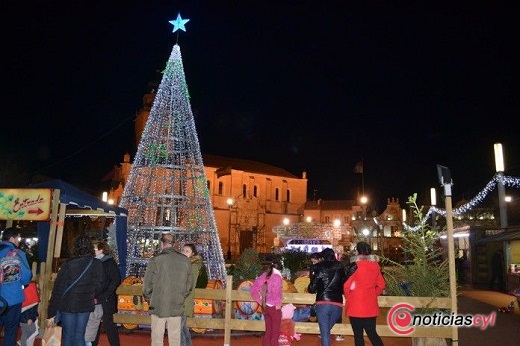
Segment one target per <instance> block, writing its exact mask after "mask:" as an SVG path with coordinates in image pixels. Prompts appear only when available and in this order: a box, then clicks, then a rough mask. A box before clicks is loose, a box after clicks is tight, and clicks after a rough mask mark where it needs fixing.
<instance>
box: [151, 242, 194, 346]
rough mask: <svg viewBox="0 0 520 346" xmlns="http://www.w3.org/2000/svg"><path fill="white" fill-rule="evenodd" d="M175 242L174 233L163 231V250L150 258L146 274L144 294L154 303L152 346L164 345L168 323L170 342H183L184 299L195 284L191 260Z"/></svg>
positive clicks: (171, 345)
mask: <svg viewBox="0 0 520 346" xmlns="http://www.w3.org/2000/svg"><path fill="white" fill-rule="evenodd" d="M173 245H174V241H173V235H172V234H170V233H165V234H163V235H162V237H161V244H160V246H161V253H159V254H158V255H156V256H155V257H153V258H151V259H150V261H148V265H147V266H146V272H145V274H144V285H143V295H144V297H145V299H146V300H147V301H148V303H149V305H150V314H151V318H152V325H151V327H152V346H163V340H164V331H165V327H166V326H167V327H168V343H169V345H170V346H178V345H180V344H181V317H182V314H183V313H184V300H185V299H186V297H187V296H188V295H189V294H190V292H191V291H192V289H193V286H194V285H193V280H194V279H193V270H192V269H191V262H190V260H189V259H188V258H187V257H186V256H184V255H183V254H181V253H179V252H177V251H176V250H175V249H174V248H173Z"/></svg>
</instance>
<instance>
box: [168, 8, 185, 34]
mask: <svg viewBox="0 0 520 346" xmlns="http://www.w3.org/2000/svg"><path fill="white" fill-rule="evenodd" d="M189 21H190V20H189V19H182V17H181V14H180V13H178V14H177V18H176V19H175V20H170V21H169V23H170V24H171V25H173V31H172V32H175V31H177V30H179V29H180V30H182V31H186V27H185V26H184V24H186V23H188V22H189Z"/></svg>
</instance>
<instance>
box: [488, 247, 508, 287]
mask: <svg viewBox="0 0 520 346" xmlns="http://www.w3.org/2000/svg"><path fill="white" fill-rule="evenodd" d="M495 282H497V284H498V290H499V291H505V290H506V283H505V281H504V253H503V251H502V250H497V251H495V253H494V254H493V256H492V257H491V281H489V289H490V290H492V289H494V288H495Z"/></svg>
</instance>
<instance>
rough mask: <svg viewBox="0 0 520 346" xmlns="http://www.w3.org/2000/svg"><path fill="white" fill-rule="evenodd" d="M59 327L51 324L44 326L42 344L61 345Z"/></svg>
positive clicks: (46, 345)
mask: <svg viewBox="0 0 520 346" xmlns="http://www.w3.org/2000/svg"><path fill="white" fill-rule="evenodd" d="M61 331H62V330H61V327H60V326H58V325H56V324H53V325H52V326H47V328H45V334H43V338H42V346H61Z"/></svg>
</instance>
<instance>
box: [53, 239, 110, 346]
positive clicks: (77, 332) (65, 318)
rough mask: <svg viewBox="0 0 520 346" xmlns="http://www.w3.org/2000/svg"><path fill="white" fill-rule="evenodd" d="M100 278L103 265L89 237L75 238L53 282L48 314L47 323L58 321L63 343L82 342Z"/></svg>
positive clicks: (64, 345)
mask: <svg viewBox="0 0 520 346" xmlns="http://www.w3.org/2000/svg"><path fill="white" fill-rule="evenodd" d="M82 274H83V275H82ZM78 278H79V280H78ZM76 280H77V281H76ZM102 280H103V266H102V264H101V261H100V260H98V259H96V258H94V249H93V248H92V243H91V241H90V238H89V237H88V236H79V237H77V238H76V239H74V245H73V248H72V258H70V259H69V260H67V261H66V262H65V263H64V264H63V266H62V267H61V269H60V271H59V272H58V275H57V277H56V281H55V282H54V287H53V289H52V295H51V299H50V301H49V308H48V313H47V315H48V317H49V320H48V323H49V324H50V325H53V324H54V323H61V326H62V328H63V330H62V333H63V337H62V338H63V343H62V346H77V345H84V344H85V339H84V337H85V329H86V327H87V322H88V318H89V315H90V312H91V311H94V298H95V297H97V296H98V295H99V294H100V292H101V289H102V284H103V281H102ZM74 282H75V283H74ZM73 283H74V284H73ZM58 312H59V316H58V317H59V318H56V315H57V314H58Z"/></svg>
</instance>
